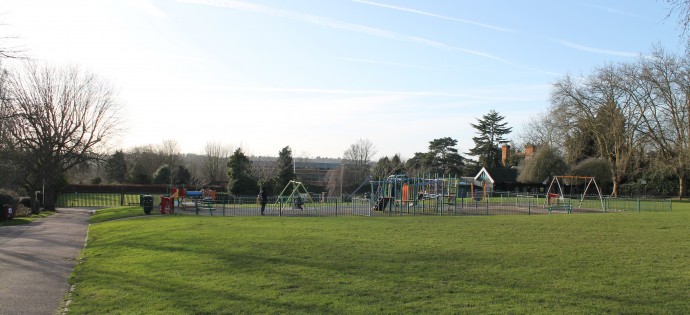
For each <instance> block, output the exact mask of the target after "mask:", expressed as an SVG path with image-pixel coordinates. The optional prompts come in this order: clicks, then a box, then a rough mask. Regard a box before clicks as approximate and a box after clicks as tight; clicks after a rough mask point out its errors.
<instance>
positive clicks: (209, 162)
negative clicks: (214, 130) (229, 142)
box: [202, 142, 233, 183]
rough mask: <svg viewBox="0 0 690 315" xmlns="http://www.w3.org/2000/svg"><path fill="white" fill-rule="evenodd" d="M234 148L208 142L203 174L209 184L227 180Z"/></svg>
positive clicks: (205, 150)
mask: <svg viewBox="0 0 690 315" xmlns="http://www.w3.org/2000/svg"><path fill="white" fill-rule="evenodd" d="M232 151H233V149H232V147H230V146H226V145H223V144H222V143H220V142H207V143H206V146H205V147H204V152H205V153H204V164H203V167H202V174H203V177H205V180H207V181H208V182H209V183H215V182H218V181H224V180H227V178H228V174H227V164H228V159H229V158H230V154H232Z"/></svg>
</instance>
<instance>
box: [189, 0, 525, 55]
mask: <svg viewBox="0 0 690 315" xmlns="http://www.w3.org/2000/svg"><path fill="white" fill-rule="evenodd" d="M178 1H179V2H183V3H190V4H200V5H207V6H213V7H219V8H228V9H233V10H240V11H246V12H254V13H259V14H265V15H270V16H275V17H281V18H287V19H292V20H297V21H302V22H305V23H311V24H315V25H319V26H325V27H330V28H335V29H341V30H348V31H353V32H358V33H363V34H367V35H371V36H376V37H381V38H386V39H391V40H397V41H405V42H411V43H416V44H422V45H426V46H431V47H435V48H440V49H447V50H455V51H459V52H464V53H467V54H471V55H475V56H479V57H483V58H487V59H492V60H495V61H498V62H502V63H505V64H511V63H510V62H508V61H507V60H505V59H502V58H499V57H496V56H493V55H491V54H488V53H484V52H480V51H476V50H472V49H467V48H461V47H453V46H451V45H448V44H445V43H442V42H438V41H434V40H431V39H427V38H423V37H418V36H409V35H404V34H400V33H396V32H391V31H387V30H382V29H378V28H374V27H369V26H364V25H359V24H353V23H347V22H342V21H338V20H334V19H330V18H326V17H321V16H316V15H311V14H305V13H299V12H294V11H288V10H283V9H278V8H273V7H268V6H264V5H259V4H253V3H246V2H242V1H233V0H178Z"/></svg>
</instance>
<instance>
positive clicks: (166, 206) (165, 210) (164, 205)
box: [161, 196, 172, 214]
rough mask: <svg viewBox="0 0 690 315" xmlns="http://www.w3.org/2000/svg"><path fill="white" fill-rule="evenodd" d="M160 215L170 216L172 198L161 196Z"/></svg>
mask: <svg viewBox="0 0 690 315" xmlns="http://www.w3.org/2000/svg"><path fill="white" fill-rule="evenodd" d="M161 214H172V198H170V197H164V196H161Z"/></svg>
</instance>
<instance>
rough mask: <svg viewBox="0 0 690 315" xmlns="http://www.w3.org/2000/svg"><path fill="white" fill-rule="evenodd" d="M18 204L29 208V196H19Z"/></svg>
mask: <svg viewBox="0 0 690 315" xmlns="http://www.w3.org/2000/svg"><path fill="white" fill-rule="evenodd" d="M19 204H20V205H23V206H24V207H27V208H29V209H31V197H19Z"/></svg>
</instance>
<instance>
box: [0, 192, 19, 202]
mask: <svg viewBox="0 0 690 315" xmlns="http://www.w3.org/2000/svg"><path fill="white" fill-rule="evenodd" d="M18 200H19V196H18V195H17V194H16V193H15V192H12V191H9V190H0V205H10V206H16V205H17V201H18Z"/></svg>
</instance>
